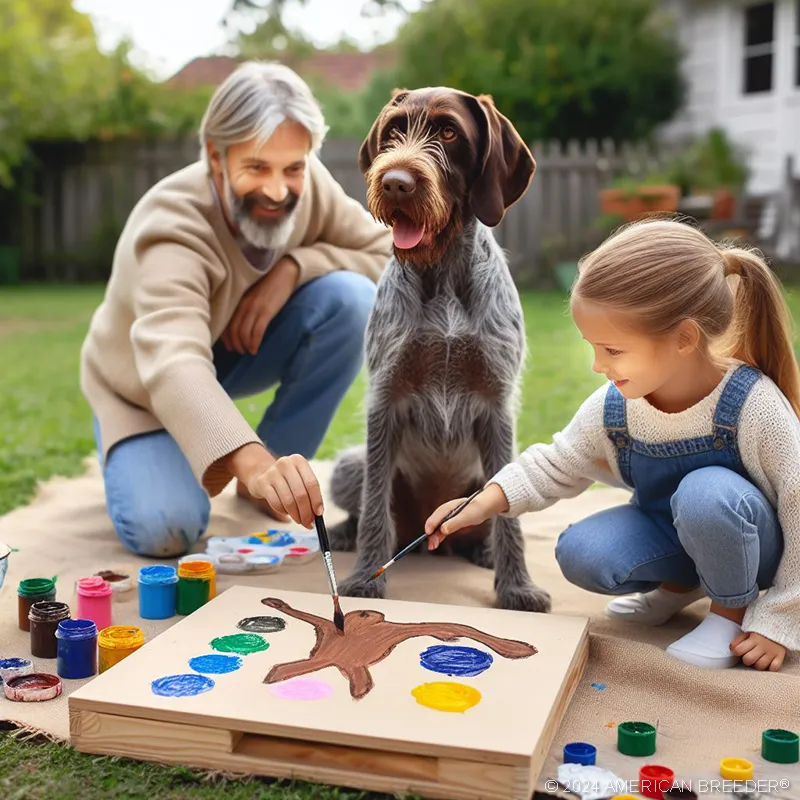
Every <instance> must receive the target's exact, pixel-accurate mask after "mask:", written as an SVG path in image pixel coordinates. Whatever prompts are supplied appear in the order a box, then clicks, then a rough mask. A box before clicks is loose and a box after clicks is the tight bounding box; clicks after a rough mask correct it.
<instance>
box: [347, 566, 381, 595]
mask: <svg viewBox="0 0 800 800" xmlns="http://www.w3.org/2000/svg"><path fill="white" fill-rule="evenodd" d="M339 594H340V595H341V596H343V597H367V598H373V599H383V598H384V597H385V596H386V578H385V577H384V576H383V575H381V577H380V578H376V579H375V580H374V581H372V580H370V576H369V575H368V574H366V573H361V572H354V573H353V574H352V575H349V576H348V577H347V578H345V579H344V580H343V581H342V582H341V583H340V584H339Z"/></svg>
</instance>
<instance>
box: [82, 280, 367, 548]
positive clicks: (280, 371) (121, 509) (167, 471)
mask: <svg viewBox="0 0 800 800" xmlns="http://www.w3.org/2000/svg"><path fill="white" fill-rule="evenodd" d="M375 288H376V287H375V284H374V283H373V282H372V281H370V280H369V279H368V278H366V277H364V276H363V275H360V274H357V273H352V272H346V271H338V272H333V273H331V274H328V275H325V276H323V277H321V278H317V279H315V280H312V281H309V282H308V283H307V284H304V285H303V286H302V287H300V288H299V289H298V290H297V291H296V292H295V293H294V294H293V295H292V297H291V298H290V299H289V301H288V302H287V304H286V305H285V306H284V308H283V309H281V311H280V312H279V313H278V315H277V316H276V317H275V319H274V320H273V321H272V323H271V324H270V325H269V327H268V328H267V330H266V332H265V334H264V338H263V340H262V342H261V347H260V348H259V350H258V352H257V353H256V354H255V355H253V356H251V355H249V354H245V355H243V356H240V355H239V354H238V353H235V352H232V353H231V352H229V351H227V350H225V349H224V348H223V347H222V345H221V343H219V344H217V346H216V347H215V349H214V361H215V365H216V368H217V377H218V379H219V380H220V383H221V384H222V386H223V387H224V388H225V390H226V391H227V393H228V394H229V395H230V396H231V397H232V398H234V399H237V398H241V397H248V396H251V395H254V394H258V393H259V392H263V391H265V390H267V389H270V388H272V387H273V386H275V385H278V389H277V391H276V393H275V398H274V401H273V403H272V404H271V405H270V406H269V408H268V409H267V410H266V412H265V414H264V416H263V418H262V420H261V422H260V424H259V425H258V428H257V433H258V434H259V436H260V437H261V439H262V441H264V442H265V443H266V445H267V447H268V448H269V449H270V451H271V452H272V453H274V454H275V455H276V456H283V455H290V454H292V453H300V454H301V455H303V456H305V457H306V458H313V456H314V455H315V453H316V451H317V449H318V448H319V445H320V443H321V442H322V440H323V438H324V436H325V433H326V431H327V429H328V427H329V425H330V423H331V420H332V419H333V416H334V414H335V413H336V409H337V408H338V406H339V404H340V402H341V401H342V398H343V397H344V395H345V394H346V393H347V390H348V389H349V388H350V386H351V385H352V383H353V381H354V380H355V378H356V377H357V375H358V373H359V371H360V369H361V366H362V364H363V359H364V331H365V328H366V324H367V318H368V316H369V313H370V311H371V309H372V305H373V302H374V298H375ZM94 430H95V440H96V442H97V446H98V450H99V451H100V452H102V448H101V443H100V441H99V431H98V426H97V423H96V421H95V424H94ZM103 477H104V481H105V490H106V504H107V507H108V513H109V515H110V516H111V520H112V522H113V524H114V528H115V529H116V531H117V535H118V536H119V537H120V539H121V541H122V543H123V544H124V545H125V546H126V547H127V548H128V549H130V550H132V551H133V552H134V553H137V554H139V555H145V556H155V557H159V558H164V557H174V556H178V555H182V554H184V553H186V552H188V551H189V550H190V549H191V547H192V545H193V544H195V543H196V542H197V541H198V539H200V537H201V536H202V535H203V533H204V532H205V531H206V529H207V527H208V521H209V514H210V502H209V497H208V495H207V494H206V492H205V491H204V489H203V488H202V487H201V486H200V484H199V483H198V481H197V479H196V478H195V477H194V474H193V473H192V470H191V468H190V467H189V463H188V462H187V460H186V458H185V457H184V455H183V453H182V452H181V450H180V449H179V448H178V445H177V443H176V442H175V440H174V439H173V438H172V437H171V436H170V435H169V433H167V432H166V431H157V432H154V433H149V434H145V435H142V436H134V437H131V438H130V439H126V440H124V441H122V442H119V443H118V444H117V445H116V446H115V447H113V448H112V450H111V452H110V453H109V455H108V458H107V460H106V463H105V464H103Z"/></svg>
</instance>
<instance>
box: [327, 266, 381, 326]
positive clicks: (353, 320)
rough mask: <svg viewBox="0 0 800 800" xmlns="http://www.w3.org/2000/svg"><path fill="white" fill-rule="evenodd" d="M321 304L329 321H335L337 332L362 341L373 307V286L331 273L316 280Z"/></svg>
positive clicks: (349, 275) (358, 277) (345, 274)
mask: <svg viewBox="0 0 800 800" xmlns="http://www.w3.org/2000/svg"><path fill="white" fill-rule="evenodd" d="M319 281H320V284H319V294H320V302H321V303H322V304H324V306H325V307H326V308H327V309H328V315H327V316H328V317H334V318H335V319H336V327H337V329H338V330H339V331H340V332H341V333H343V334H345V333H346V334H347V335H348V336H352V337H354V338H356V339H359V340H360V339H361V338H362V337H363V336H364V330H365V329H366V326H367V321H368V319H369V315H370V312H371V311H372V307H373V305H374V303H375V293H376V286H375V284H374V283H373V282H372V281H371V280H370V279H369V278H367V277H366V276H364V275H361V274H360V273H357V272H347V271H345V270H341V271H337V272H332V273H330V274H328V275H326V276H324V277H323V278H320V279H319Z"/></svg>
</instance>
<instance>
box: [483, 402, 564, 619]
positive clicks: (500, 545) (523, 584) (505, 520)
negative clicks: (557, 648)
mask: <svg viewBox="0 0 800 800" xmlns="http://www.w3.org/2000/svg"><path fill="white" fill-rule="evenodd" d="M477 438H478V446H479V448H480V451H481V459H482V461H483V468H484V470H485V472H486V477H487V479H488V478H491V477H492V475H494V474H495V473H497V472H498V471H499V470H500V469H501V468H502V467H503V466H505V465H506V464H508V463H509V462H510V461H511V460H512V459H513V457H514V421H513V417H512V416H511V413H510V412H509V411H508V410H507V409H504V408H499V409H498V408H494V409H492V410H491V411H490V412H489V414H488V415H487V416H486V417H485V418H484V419H483V420H481V424H479V425H478V426H477ZM491 524H492V532H491V537H490V540H491V545H492V548H493V553H494V565H495V577H494V587H495V591H496V592H497V604H498V605H499V606H500V608H507V609H510V610H512V611H540V612H547V611H550V607H551V600H550V594H549V593H548V592H547V591H545V590H544V589H542V588H540V587H539V586H537V585H536V584H535V583H534V582H533V581H532V580H531V577H530V574H529V573H528V567H527V565H526V563H525V541H524V539H523V537H522V528H521V527H520V524H519V520H518V519H515V518H512V517H502V516H496V517H494V519H492V520H491Z"/></svg>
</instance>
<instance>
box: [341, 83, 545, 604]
mask: <svg viewBox="0 0 800 800" xmlns="http://www.w3.org/2000/svg"><path fill="white" fill-rule="evenodd" d="M358 160H359V167H360V169H361V172H362V174H364V176H365V180H366V184H367V205H368V208H369V211H370V213H371V214H372V215H373V217H375V218H376V219H377V220H379V221H380V222H383V223H384V224H386V225H387V226H390V227H391V228H392V232H393V241H394V244H393V254H392V256H391V258H390V260H389V263H388V264H387V267H386V269H385V271H384V273H383V274H382V276H381V278H380V280H379V281H378V287H377V294H376V299H375V304H374V306H373V309H372V312H371V314H370V318H369V321H368V324H367V330H366V334H365V336H366V342H365V359H366V366H367V371H368V375H369V388H368V395H367V401H366V404H367V405H366V417H367V419H366V428H367V432H366V444H365V445H360V446H357V447H352V448H349V449H346V450H344V451H342V452H340V453H339V454H338V456H337V458H336V460H335V462H334V467H333V473H332V477H331V499H332V500H333V502H334V503H335V504H336V505H337V506H338V507H339V508H341V509H343V510H344V511H346V512H347V514H348V517H347V519H346V520H345V521H344V522H342V523H340V524H339V525H336V526H332V528H331V531H330V537H331V546H332V548H333V549H335V550H353V549H355V550H356V552H357V556H356V565H355V568H354V570H353V572H352V574H351V575H349V576H348V577H347V578H346V579H345V580H344V581H343V582H342V583H341V585H340V587H339V590H340V594H342V595H347V596H355V597H384V596H385V592H386V576H385V575H382V576H381V577H379V578H378V579H376V580H375V581H372V580H370V577H371V575H372V574H373V573H374V572H375V571H376V570H377V569H378V568H379V567H381V566H382V565H383V564H384V563H386V562H387V561H388V560H389V559H390V558H391V557H392V555H394V554H395V553H396V552H397V550H398V549H399V548H400V547H403V546H405V545H406V544H408V543H410V542H411V541H412V540H413V539H415V538H417V537H418V536H420V535H421V533H422V532H423V531H424V524H425V520H426V519H427V517H428V516H429V515H430V514H431V513H432V512H433V511H434V510H435V509H436V508H437V507H438V506H439V505H440V504H441V503H443V502H445V501H447V500H451V499H453V498H456V497H462V496H464V497H466V496H468V495H469V494H471V493H472V492H473V491H475V490H477V489H479V488H481V487H482V486H483V485H484V484H485V482H486V481H487V480H488V479H489V478H490V477H491V476H492V475H493V474H494V473H495V472H497V471H498V470H499V469H500V468H501V467H503V466H504V465H505V464H507V463H509V462H510V461H511V460H512V459H513V457H514V455H515V429H516V414H517V408H518V399H519V379H520V372H521V369H522V366H523V362H524V359H525V356H526V342H525V327H524V322H523V313H522V307H521V304H520V301H519V296H518V294H517V290H516V287H515V285H514V282H513V279H512V277H511V274H510V271H509V269H508V264H507V261H506V258H505V255H504V253H503V251H502V250H501V248H500V247H499V245H498V243H497V241H496V239H495V237H494V235H493V234H492V232H491V230H490V229H491V228H492V227H494V226H496V225H497V224H498V223H499V222H500V221H501V220H502V218H503V216H504V214H505V212H506V210H507V209H508V208H509V207H510V206H511V205H512V204H513V203H515V202H516V201H517V200H518V199H519V198H520V197H521V196H522V195H523V194H524V192H525V191H526V190H527V188H528V186H529V184H530V182H531V180H532V178H533V174H534V171H535V169H536V164H535V162H534V159H533V156H532V155H531V153H530V151H529V149H528V148H527V147H526V145H525V143H524V142H523V141H522V139H521V138H520V136H519V134H518V133H517V131H516V130H515V128H514V127H513V125H512V124H511V122H509V120H508V119H507V118H506V117H504V116H503V115H502V114H501V113H500V112H499V111H498V110H497V108H496V107H495V105H494V102H493V101H492V98H491V97H490V96H488V95H479V96H474V95H471V94H468V93H466V92H462V91H459V90H455V89H449V88H446V87H434V88H424V89H416V90H412V91H409V90H405V89H403V90H399V89H396V90H395V91H394V92H393V94H392V98H391V100H390V101H389V102H388V103H387V105H386V106H385V107H384V108H383V110H382V111H381V113H380V114H379V115H378V117H377V118H376V120H375V121H374V123H373V125H372V126H371V129H370V131H369V133H368V135H367V137H366V138H365V139H364V141H363V143H362V145H361V147H360V150H359V154H358ZM436 553H437V554H439V553H451V554H456V555H461V556H464V557H466V558H468V559H469V560H470V561H472V562H473V563H475V564H477V565H479V566H482V567H486V568H489V569H494V570H495V577H494V588H495V593H496V601H497V605H498V606H499V607H501V608H506V609H513V610H524V611H532V612H547V611H549V610H550V607H551V603H550V595H549V593H548V592H546V591H545V590H544V589H542V588H540V587H538V586H537V585H536V584H534V582H533V581H532V579H531V577H530V575H529V572H528V569H527V566H526V564H525V547H524V541H523V538H522V532H521V530H520V525H519V521H518V520H517V519H513V518H510V517H504V516H498V517H495V518H493V519H491V520H488V521H487V522H485V523H483V524H482V525H479V526H473V527H471V528H469V529H467V530H465V531H459V532H458V533H457V534H454V535H452V536H450V537H448V538H447V539H445V541H444V542H443V543H442V544H441V545H440V546H439V548H438V550H437V551H436Z"/></svg>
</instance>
